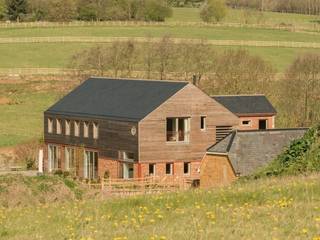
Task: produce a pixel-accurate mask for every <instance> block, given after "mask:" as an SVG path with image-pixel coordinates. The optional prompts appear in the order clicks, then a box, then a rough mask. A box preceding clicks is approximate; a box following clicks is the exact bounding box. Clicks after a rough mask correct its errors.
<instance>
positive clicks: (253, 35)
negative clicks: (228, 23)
mask: <svg viewBox="0 0 320 240" xmlns="http://www.w3.org/2000/svg"><path fill="white" fill-rule="evenodd" d="M165 35H170V36H172V37H177V38H197V39H208V40H253V41H254V40H256V41H289V42H290V41H295V42H320V34H319V35H316V34H308V33H304V32H290V31H287V30H274V29H261V28H246V27H242V28H240V27H193V26H86V27H83V26H81V27H48V28H1V29H0V37H51V36H52V37H53V36H95V37H147V36H152V37H162V36H165Z"/></svg>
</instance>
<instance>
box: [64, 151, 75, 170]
mask: <svg viewBox="0 0 320 240" xmlns="http://www.w3.org/2000/svg"><path fill="white" fill-rule="evenodd" d="M75 167H76V166H75V151H74V148H70V147H66V148H65V169H66V170H67V171H73V170H75Z"/></svg>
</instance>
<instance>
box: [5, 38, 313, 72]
mask: <svg viewBox="0 0 320 240" xmlns="http://www.w3.org/2000/svg"><path fill="white" fill-rule="evenodd" d="M93 46H95V44H91V43H82V44H78V43H64V44H61V43H37V44H0V52H1V53H2V54H1V55H0V68H68V67H71V66H70V60H71V57H72V56H73V55H74V54H75V53H77V52H79V51H82V50H84V49H87V48H90V47H93ZM212 48H214V49H215V50H216V51H218V52H221V51H224V50H226V49H239V48H241V47H228V46H212ZM242 48H243V49H247V50H248V51H249V52H250V53H251V54H253V55H257V56H260V57H261V58H263V59H265V60H267V61H268V62H270V63H271V64H272V65H273V66H274V68H275V69H276V70H277V71H279V72H282V71H284V70H285V69H286V68H287V67H288V65H290V64H291V63H292V62H293V60H294V59H295V58H296V57H297V56H298V55H299V54H301V53H305V52H313V51H314V49H304V48H277V47H242Z"/></svg>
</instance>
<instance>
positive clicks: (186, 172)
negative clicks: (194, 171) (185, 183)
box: [183, 162, 191, 175]
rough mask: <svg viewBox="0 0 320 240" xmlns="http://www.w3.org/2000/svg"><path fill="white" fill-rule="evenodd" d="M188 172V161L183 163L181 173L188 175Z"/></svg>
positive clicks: (189, 170)
mask: <svg viewBox="0 0 320 240" xmlns="http://www.w3.org/2000/svg"><path fill="white" fill-rule="evenodd" d="M190 173H191V163H190V162H185V163H183V174H184V175H190Z"/></svg>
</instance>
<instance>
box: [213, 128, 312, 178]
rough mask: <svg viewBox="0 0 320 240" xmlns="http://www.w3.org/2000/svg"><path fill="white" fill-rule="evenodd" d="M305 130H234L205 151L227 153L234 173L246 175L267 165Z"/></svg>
mask: <svg viewBox="0 0 320 240" xmlns="http://www.w3.org/2000/svg"><path fill="white" fill-rule="evenodd" d="M306 131H307V129H305V128H298V129H272V130H263V131H262V130H259V131H234V132H233V133H231V134H229V135H228V136H227V137H226V138H225V139H223V140H221V141H220V142H218V143H217V144H215V145H214V146H212V147H211V148H209V149H208V150H207V152H208V154H226V155H228V157H229V159H230V162H231V164H232V166H233V168H234V170H235V171H236V173H237V174H240V175H241V176H246V175H249V174H251V173H253V172H254V171H256V170H257V169H258V168H260V167H263V166H265V165H267V164H268V163H269V162H270V161H272V160H273V159H275V158H276V156H278V155H279V154H280V153H281V152H282V151H283V150H284V148H285V147H287V146H289V144H290V142H291V141H293V140H295V139H298V138H301V137H302V136H303V135H304V134H305V132H306Z"/></svg>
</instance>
